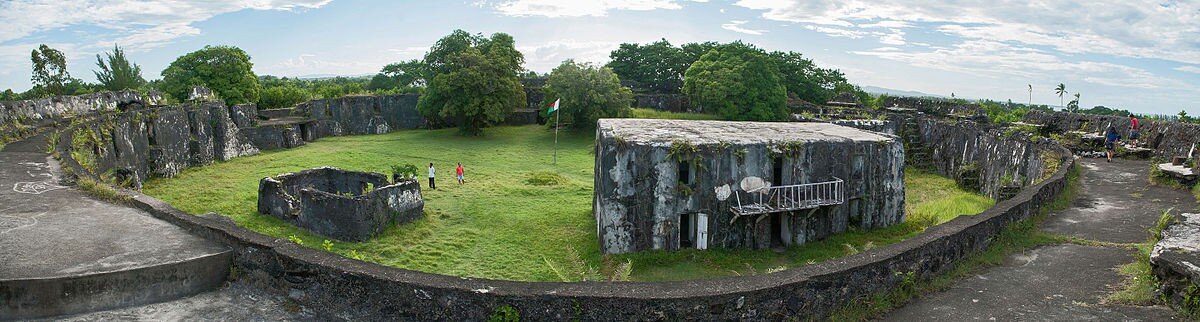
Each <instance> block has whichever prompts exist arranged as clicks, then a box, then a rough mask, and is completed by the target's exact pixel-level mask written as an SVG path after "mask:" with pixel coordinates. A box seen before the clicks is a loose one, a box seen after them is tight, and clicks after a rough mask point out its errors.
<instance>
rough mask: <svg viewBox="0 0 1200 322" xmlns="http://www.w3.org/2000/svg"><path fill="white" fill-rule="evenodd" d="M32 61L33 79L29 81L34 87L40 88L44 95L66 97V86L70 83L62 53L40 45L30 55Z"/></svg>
mask: <svg viewBox="0 0 1200 322" xmlns="http://www.w3.org/2000/svg"><path fill="white" fill-rule="evenodd" d="M30 56H31V57H30V60H32V61H33V77H32V78H31V79H30V81H32V82H33V86H34V87H40V88H41V89H42V91H44V92H45V94H48V95H51V96H54V95H66V94H67V88H66V87H67V84H68V83H70V82H71V74H70V73H68V72H67V57H66V55H63V52H61V51H58V50H57V49H54V48H50V46H46V45H45V44H42V45H41V46H38V48H37V49H34V50H33V53H31V54H30Z"/></svg>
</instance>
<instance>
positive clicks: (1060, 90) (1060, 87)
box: [1054, 83, 1067, 107]
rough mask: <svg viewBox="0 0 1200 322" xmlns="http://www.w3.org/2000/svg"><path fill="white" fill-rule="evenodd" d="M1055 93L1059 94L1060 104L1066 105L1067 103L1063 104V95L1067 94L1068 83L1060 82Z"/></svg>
mask: <svg viewBox="0 0 1200 322" xmlns="http://www.w3.org/2000/svg"><path fill="white" fill-rule="evenodd" d="M1054 93H1055V94H1058V106H1064V105H1066V104H1063V95H1066V94H1067V85H1066V84H1063V83H1058V87H1055V88H1054ZM1064 107H1065V106H1064Z"/></svg>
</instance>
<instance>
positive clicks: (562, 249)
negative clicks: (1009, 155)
mask: <svg viewBox="0 0 1200 322" xmlns="http://www.w3.org/2000/svg"><path fill="white" fill-rule="evenodd" d="M454 131H455V130H454V129H445V130H432V131H430V130H410V131H397V132H393V133H389V134H383V135H370V136H345V137H330V138H323V139H321V140H320V141H317V142H312V143H309V144H308V145H306V146H304V147H300V148H296V149H290V150H280V151H271V152H265V153H262V154H259V155H255V156H248V157H242V158H237V159H234V160H231V161H228V162H221V163H217V164H213V165H210V166H205V167H196V168H190V169H187V170H185V171H184V172H183V173H181V174H180V175H179V176H178V177H176V178H174V179H155V180H151V181H149V182H147V183H146V184H145V187H144V188H143V191H144V192H145V193H146V194H148V195H151V196H155V197H156V198H160V199H162V200H164V201H166V202H168V203H170V204H172V205H174V206H175V207H178V208H179V209H181V210H184V211H187V212H189V213H193V214H203V213H207V212H217V213H220V214H223V215H225V216H228V217H230V218H232V219H233V220H234V221H235V222H237V223H238V225H240V226H242V227H246V228H248V229H251V230H254V231H258V232H260V233H263V234H266V235H269V236H273V237H276V238H280V239H287V238H288V237H290V236H295V238H297V239H299V240H300V241H302V243H303V244H304V245H305V246H308V247H313V248H317V249H322V248H325V247H323V246H321V245H323V244H324V240H325V239H327V238H324V237H321V236H318V235H314V234H312V233H310V232H308V231H306V230H303V229H299V228H296V227H294V226H292V225H290V224H287V223H285V222H283V221H281V220H278V219H275V218H273V217H270V216H267V215H261V214H258V213H257V211H256V205H257V198H258V196H257V192H258V181H259V179H261V178H263V177H266V176H273V175H277V174H281V173H285V172H291V171H298V170H303V169H308V168H313V167H319V166H335V167H339V168H343V169H351V170H366V171H375V172H380V173H385V174H386V173H390V166H391V165H395V164H405V163H412V164H416V165H418V166H419V167H421V168H422V169H421V170H422V171H424V167H426V166H427V165H428V164H429V162H434V163H436V165H437V168H438V169H439V171H438V174H439V180H438V183H439V184H438V187H439V189H438V190H429V189H423V190H422V192H423V193H424V197H425V217H424V218H422V219H419V220H417V221H415V222H412V223H409V224H406V225H401V226H396V227H391V228H388V229H387V230H385V231H384V232H383V233H382V234H381V235H380V236H378V237H376V238H374V239H372V240H370V241H367V242H361V243H348V242H338V241H332V247H330V248H331V249H332V251H333V252H335V253H338V254H342V255H343V256H347V257H352V258H361V259H363V260H367V261H372V262H377V263H380V264H384V265H388V266H394V267H400V268H407V269H414V270H420V271H425V272H431V273H439V274H448V275H458V276H469V277H481V278H494V279H508V280H523V281H557V280H562V279H611V278H610V277H606V276H614V275H617V276H619V275H624V274H625V273H623V272H622V271H626V273H627V271H628V267H627V266H628V263H630V262H631V263H632V272H631V273H629V274H630V275H631V276H630V277H631V279H633V280H645V281H660V280H680V279H692V278H711V277H715V276H728V275H752V274H760V273H765V272H767V271H772V270H778V269H780V267H794V266H799V265H805V264H808V263H811V262H819V261H823V260H827V259H831V258H837V257H842V256H845V255H847V254H849V253H853V252H857V251H862V250H865V249H869V248H872V247H879V246H883V245H887V244H891V243H895V242H898V241H901V240H904V239H906V238H910V237H912V236H916V235H917V234H919V233H920V232H922V231H923V230H924V228H926V227H927V226H929V225H931V224H936V223H941V222H945V221H948V220H950V219H952V218H954V217H957V216H958V215H970V214H976V213H979V212H981V211H983V210H984V209H987V208H988V207H990V206H991V205H992V201H991V200H990V199H988V198H986V197H983V196H980V195H978V194H973V193H968V192H965V191H962V190H959V189H958V188H957V187H955V185H954V182H953V181H952V180H950V179H946V178H942V177H939V176H937V175H933V174H930V173H924V172H918V171H906V180H907V184H906V188H907V189H906V190H907V192H906V198H907V200H908V204H907V206H906V209H907V212H908V216H909V218H922V220H910V221H909V222H908V223H905V224H901V225H896V226H893V227H889V228H885V229H878V230H874V231H869V232H863V231H851V232H848V233H844V234H838V235H834V236H833V237H831V238H829V239H827V240H824V241H819V242H814V243H809V244H806V245H802V246H798V247H792V248H789V249H787V250H786V251H785V252H783V253H776V252H774V251H771V250H722V249H713V250H705V251H695V250H691V251H679V252H644V253H637V254H626V255H619V256H601V254H600V251H599V247H598V246H599V245H598V242H597V239H596V236H595V231H596V230H595V229H596V227H595V220H594V219H593V217H592V213H591V208H592V205H591V202H592V172H593V165H594V156H593V155H592V154H591V151H592V142H593V134H592V132H586V133H566V134H564V135H562V136H561V137H560V142H559V151H558V164H557V165H552V164H551V155H552V153H553V137H554V134H553V132H552V131H549V130H547V129H545V128H544V127H540V126H522V127H496V128H490V129H487V130H486V135H485V136H483V137H463V136H459V135H457V134H456V133H455V132H454ZM456 162H462V163H463V164H464V166H465V167H466V177H467V184H466V185H463V186H460V185H458V184H457V182H455V180H454V179H453V178H452V176H451V174H452V173H453V172H452V169H453V167H454V163H456ZM421 177H423V175H422V176H421ZM424 185H425V183H424V179H423V178H422V186H424ZM563 276H570V277H569V278H564V277H563ZM617 279H623V278H617Z"/></svg>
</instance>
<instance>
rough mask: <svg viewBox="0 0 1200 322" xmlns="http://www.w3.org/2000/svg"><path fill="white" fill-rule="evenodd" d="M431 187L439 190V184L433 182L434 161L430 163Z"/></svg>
mask: <svg viewBox="0 0 1200 322" xmlns="http://www.w3.org/2000/svg"><path fill="white" fill-rule="evenodd" d="M429 189H433V190H437V185H435V184H434V183H433V162H430V163H429Z"/></svg>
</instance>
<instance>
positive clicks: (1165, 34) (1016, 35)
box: [736, 0, 1200, 64]
mask: <svg viewBox="0 0 1200 322" xmlns="http://www.w3.org/2000/svg"><path fill="white" fill-rule="evenodd" d="M736 5H738V6H741V7H745V8H749V9H753V10H761V11H763V13H762V17H763V18H766V19H770V20H777V21H787V22H797V23H808V24H815V25H823V26H837V27H842V28H850V27H855V26H857V27H859V28H901V27H902V26H903V27H907V26H911V25H913V24H916V23H925V24H935V25H941V27H939V28H938V29H937V30H938V31H940V32H942V33H944V34H947V35H950V36H954V37H959V38H961V39H964V40H989V41H1002V42H1012V43H1017V44H1023V45H1025V46H1045V47H1050V48H1054V49H1055V50H1057V51H1060V52H1064V53H1081V54H1104V55H1116V56H1124V57H1144V58H1158V59H1165V60H1172V61H1177V62H1184V63H1191V64H1200V37H1196V35H1197V34H1200V1H1165V2H1161V1H1160V2H1156V3H1143V2H1137V1H1125V0H1097V1H1085V2H1079V1H1073V0H1049V1H1039V2H1031V1H992V0H966V1H915V0H877V1H869V2H866V1H788V0H740V1H738V2H736Z"/></svg>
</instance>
